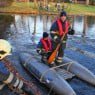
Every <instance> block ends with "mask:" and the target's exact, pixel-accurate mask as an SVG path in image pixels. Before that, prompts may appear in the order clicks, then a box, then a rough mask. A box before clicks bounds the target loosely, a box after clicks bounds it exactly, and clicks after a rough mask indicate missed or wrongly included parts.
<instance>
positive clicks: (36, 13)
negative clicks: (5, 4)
mask: <svg viewBox="0 0 95 95" xmlns="http://www.w3.org/2000/svg"><path fill="white" fill-rule="evenodd" d="M0 14H19V15H23V14H24V15H32V14H34V15H58V12H56V13H54V12H53V13H52V12H39V11H31V12H29V11H28V12H26V11H23V12H22V11H16V12H15V11H14V12H13V11H0ZM68 15H79V16H81V15H82V16H95V13H80V14H77V13H68Z"/></svg>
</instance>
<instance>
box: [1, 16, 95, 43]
mask: <svg viewBox="0 0 95 95" xmlns="http://www.w3.org/2000/svg"><path fill="white" fill-rule="evenodd" d="M53 18H55V16H46V15H39V16H34V15H0V38H6V39H8V40H10V41H11V42H12V41H13V43H14V42H15V43H17V44H18V43H20V44H25V43H37V42H38V40H39V39H40V37H41V36H42V33H43V32H44V31H47V32H49V29H50V26H51V24H52V21H53ZM71 19H72V21H73V24H72V25H73V28H74V29H75V31H76V33H75V35H76V36H81V37H89V38H90V39H92V38H93V39H94V38H95V17H92V16H73V17H72V18H71ZM10 34H11V35H10Z"/></svg>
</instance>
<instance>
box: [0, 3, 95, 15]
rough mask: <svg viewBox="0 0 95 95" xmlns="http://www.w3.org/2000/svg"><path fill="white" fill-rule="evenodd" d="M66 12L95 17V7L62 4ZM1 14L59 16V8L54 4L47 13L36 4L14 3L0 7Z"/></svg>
mask: <svg viewBox="0 0 95 95" xmlns="http://www.w3.org/2000/svg"><path fill="white" fill-rule="evenodd" d="M62 6H64V8H65V10H66V11H67V12H68V13H69V14H76V15H94V16H95V6H90V5H89V6H86V5H81V4H68V3H65V4H62ZM0 12H1V13H23V14H26V13H27V14H31V13H34V14H39V13H42V14H57V13H58V11H57V8H56V7H54V3H51V4H50V9H49V11H47V10H46V9H41V8H39V7H38V6H35V4H34V3H13V4H12V5H11V6H9V7H0Z"/></svg>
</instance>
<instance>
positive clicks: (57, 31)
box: [50, 11, 74, 65]
mask: <svg viewBox="0 0 95 95" xmlns="http://www.w3.org/2000/svg"><path fill="white" fill-rule="evenodd" d="M67 34H70V35H73V34H74V30H73V29H72V28H71V26H70V22H69V21H68V20H67V14H66V12H65V11H62V12H61V13H60V17H59V18H58V19H57V20H56V21H55V22H53V24H52V25H51V28H50V35H51V39H52V46H53V47H52V48H53V51H54V50H55V49H56V47H57V45H58V43H61V46H60V48H59V51H58V54H57V57H56V58H55V63H56V65H60V63H62V60H63V56H64V49H65V48H66V40H67ZM63 35H65V36H64V39H63V40H61V38H62V36H63Z"/></svg>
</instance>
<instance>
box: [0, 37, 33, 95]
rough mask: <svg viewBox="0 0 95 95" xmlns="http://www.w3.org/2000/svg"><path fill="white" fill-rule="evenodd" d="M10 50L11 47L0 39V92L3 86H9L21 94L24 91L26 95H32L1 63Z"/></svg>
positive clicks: (9, 53)
mask: <svg viewBox="0 0 95 95" xmlns="http://www.w3.org/2000/svg"><path fill="white" fill-rule="evenodd" d="M11 49H12V47H11V45H10V43H9V42H8V41H6V40H4V39H0V90H2V89H3V88H4V87H5V85H10V86H12V87H13V88H18V89H19V90H21V92H23V91H24V92H26V93H27V94H28V95H33V94H32V92H31V89H30V88H29V87H28V86H27V85H26V84H24V83H23V81H22V80H20V79H19V78H17V77H16V76H15V75H14V74H13V73H12V72H10V71H9V70H8V69H7V67H6V66H5V64H4V62H3V60H4V59H6V57H7V56H8V55H11ZM5 93H6V92H5Z"/></svg>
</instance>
